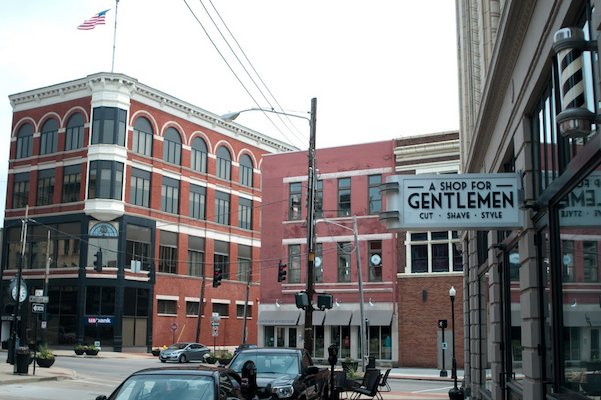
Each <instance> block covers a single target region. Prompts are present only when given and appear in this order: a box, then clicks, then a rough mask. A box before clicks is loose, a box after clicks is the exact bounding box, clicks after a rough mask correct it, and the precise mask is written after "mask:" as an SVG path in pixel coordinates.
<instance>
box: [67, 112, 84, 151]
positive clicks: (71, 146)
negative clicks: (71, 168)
mask: <svg viewBox="0 0 601 400" xmlns="http://www.w3.org/2000/svg"><path fill="white" fill-rule="evenodd" d="M83 126H84V119H83V115H81V114H80V113H75V114H73V116H71V118H69V122H67V130H66V132H65V150H66V151H69V150H75V149H81V148H82V147H83V132H84V131H83Z"/></svg>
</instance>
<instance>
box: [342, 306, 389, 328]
mask: <svg viewBox="0 0 601 400" xmlns="http://www.w3.org/2000/svg"><path fill="white" fill-rule="evenodd" d="M363 312H364V313H365V318H366V319H368V320H369V325H370V326H389V325H390V323H391V322H392V310H364V311H363ZM360 324H361V310H355V311H353V319H352V321H351V325H354V326H359V325H360Z"/></svg>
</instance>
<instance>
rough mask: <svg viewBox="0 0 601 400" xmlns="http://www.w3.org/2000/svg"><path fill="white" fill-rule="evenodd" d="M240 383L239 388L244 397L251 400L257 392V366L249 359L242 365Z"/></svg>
mask: <svg viewBox="0 0 601 400" xmlns="http://www.w3.org/2000/svg"><path fill="white" fill-rule="evenodd" d="M241 375H242V385H241V388H240V389H241V390H242V394H243V395H244V398H245V399H247V400H252V399H254V398H255V395H256V393H257V366H256V365H255V363H254V362H252V361H251V360H248V361H247V362H245V363H244V365H243V366H242V371H241Z"/></svg>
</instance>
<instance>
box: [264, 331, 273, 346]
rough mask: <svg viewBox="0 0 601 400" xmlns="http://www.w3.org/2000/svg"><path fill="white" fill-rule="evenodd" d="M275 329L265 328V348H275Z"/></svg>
mask: <svg viewBox="0 0 601 400" xmlns="http://www.w3.org/2000/svg"><path fill="white" fill-rule="evenodd" d="M274 329H275V327H273V326H265V328H264V331H263V343H265V347H275V341H274Z"/></svg>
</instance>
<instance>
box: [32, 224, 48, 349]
mask: <svg viewBox="0 0 601 400" xmlns="http://www.w3.org/2000/svg"><path fill="white" fill-rule="evenodd" d="M46 257H47V259H46V274H45V275H44V296H48V275H49V274H50V263H51V262H52V259H51V258H50V231H48V240H47V241H46ZM42 315H43V316H44V321H47V320H48V304H44V314H42ZM35 323H36V324H39V323H40V319H39V318H37V317H36V321H35ZM35 339H36V340H37V339H38V338H37V337H36V338H35ZM42 343H46V328H44V329H42ZM36 347H37V343H36Z"/></svg>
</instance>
